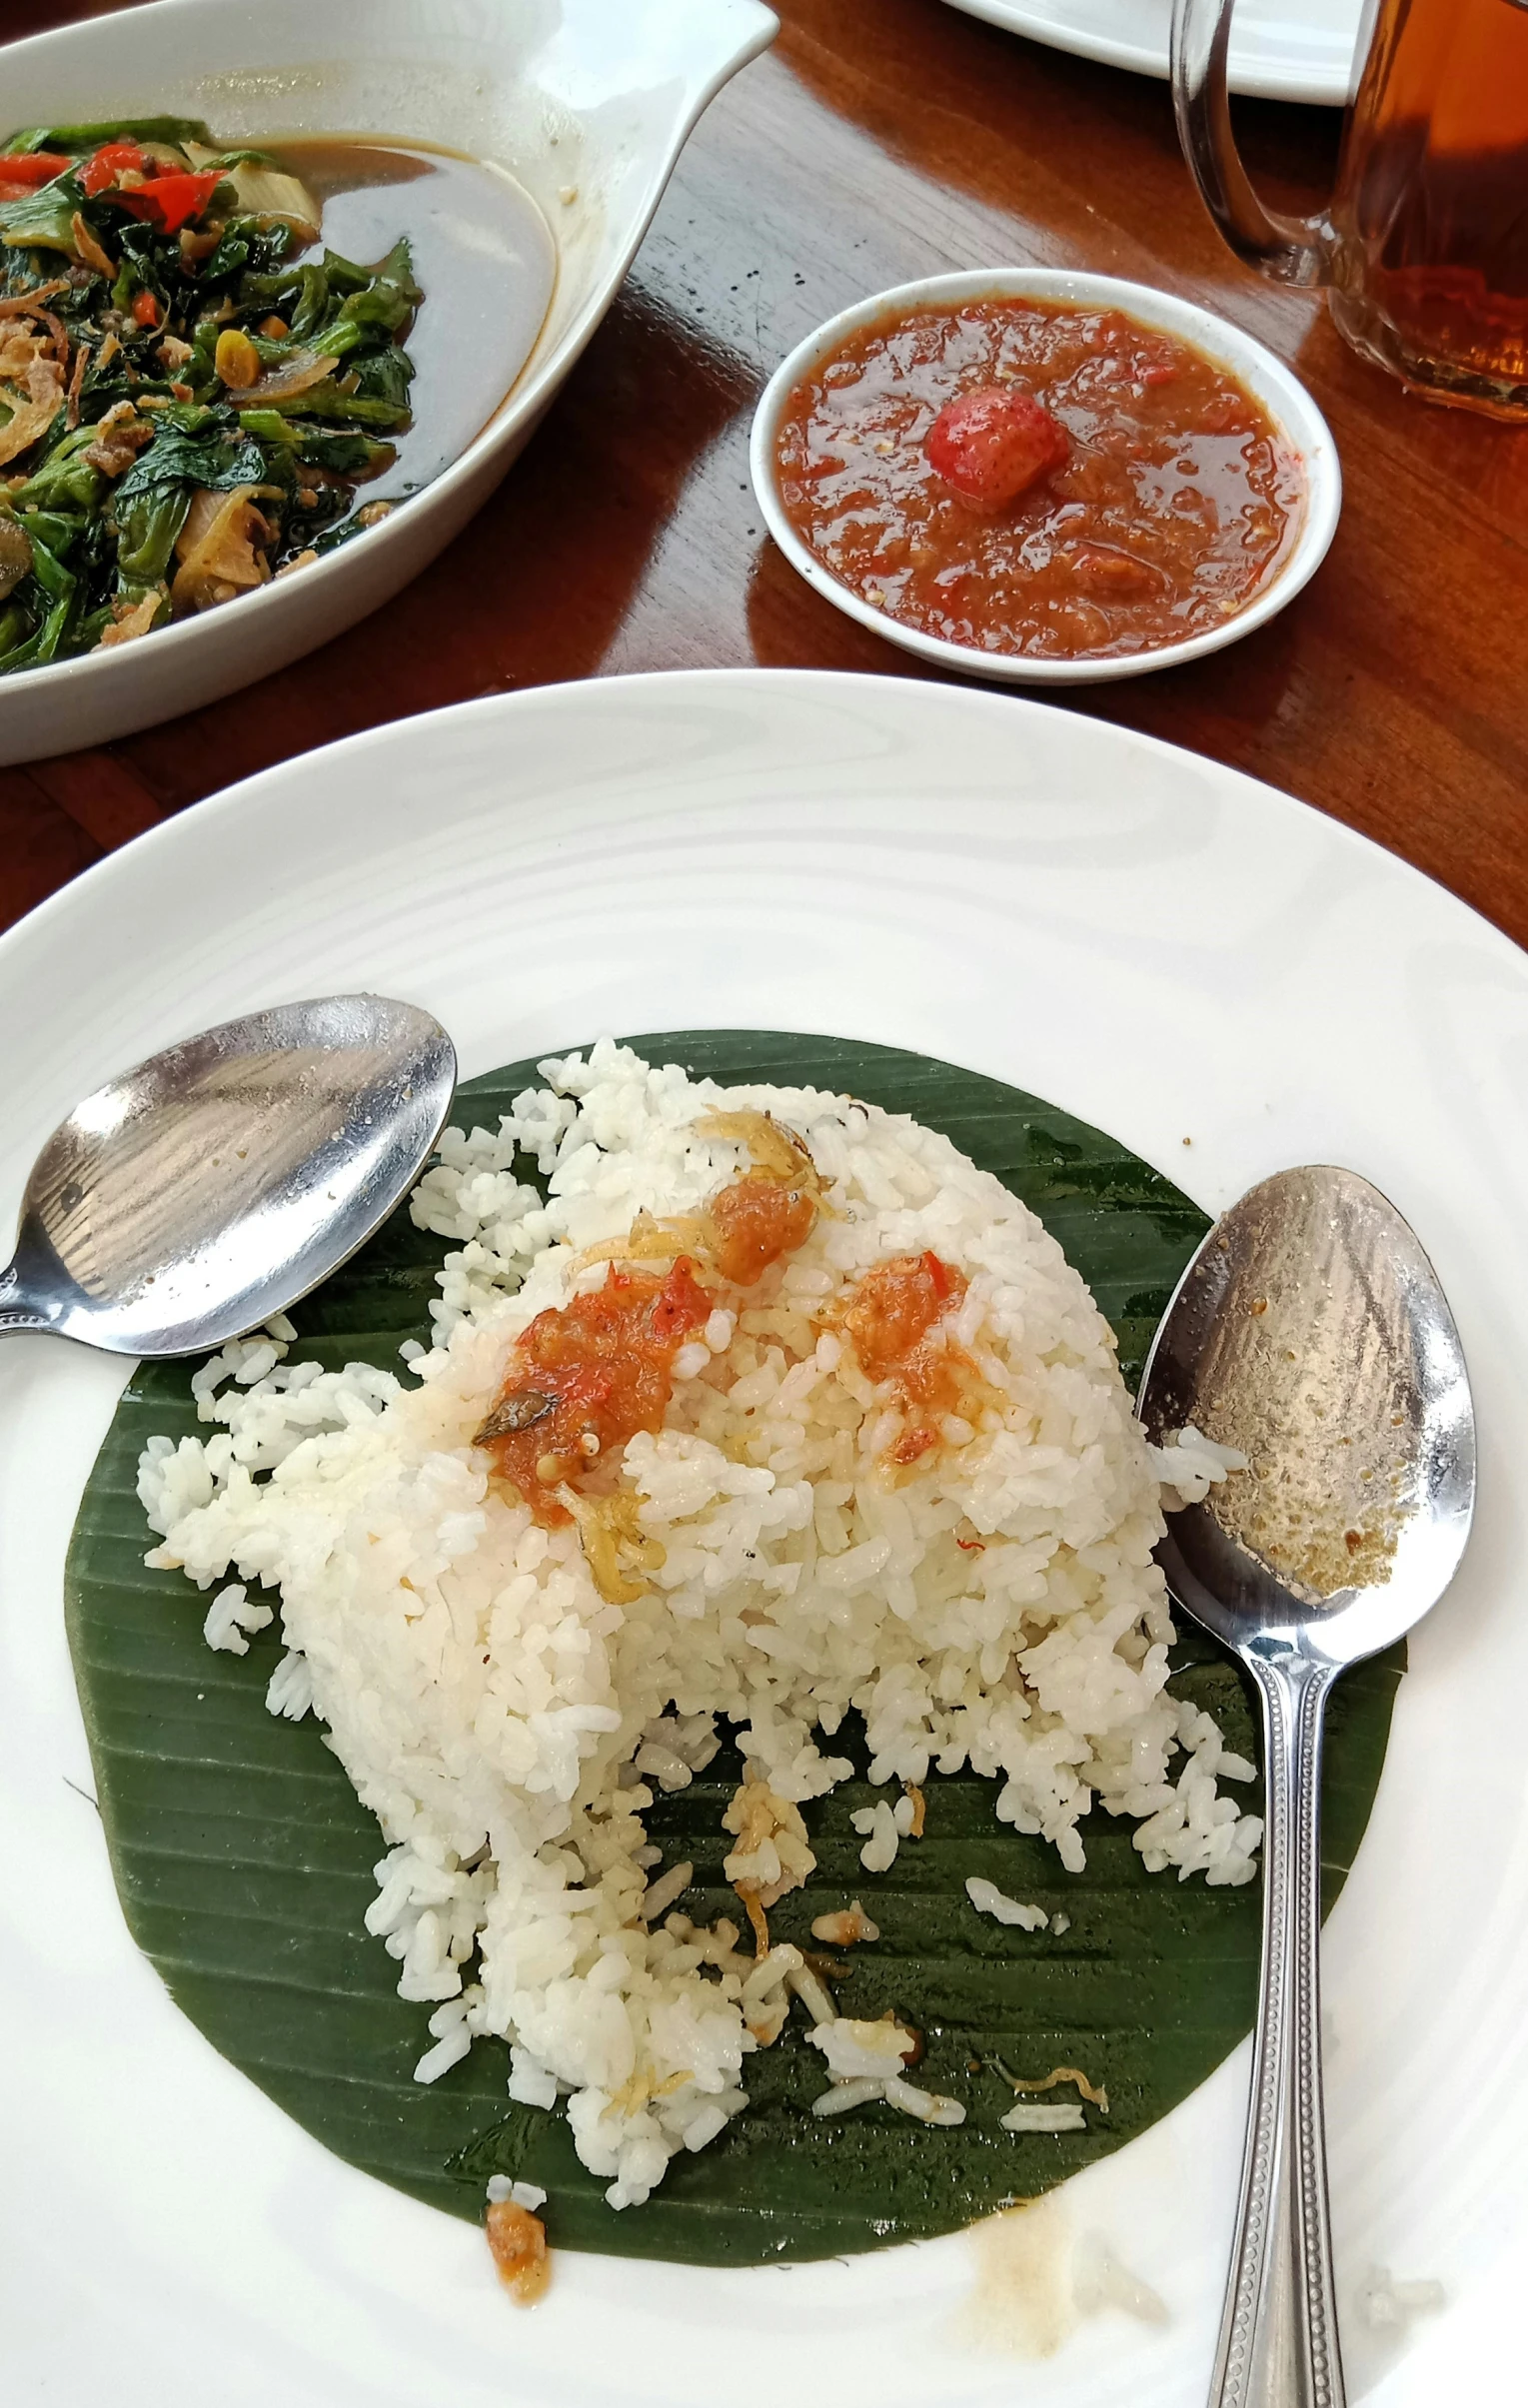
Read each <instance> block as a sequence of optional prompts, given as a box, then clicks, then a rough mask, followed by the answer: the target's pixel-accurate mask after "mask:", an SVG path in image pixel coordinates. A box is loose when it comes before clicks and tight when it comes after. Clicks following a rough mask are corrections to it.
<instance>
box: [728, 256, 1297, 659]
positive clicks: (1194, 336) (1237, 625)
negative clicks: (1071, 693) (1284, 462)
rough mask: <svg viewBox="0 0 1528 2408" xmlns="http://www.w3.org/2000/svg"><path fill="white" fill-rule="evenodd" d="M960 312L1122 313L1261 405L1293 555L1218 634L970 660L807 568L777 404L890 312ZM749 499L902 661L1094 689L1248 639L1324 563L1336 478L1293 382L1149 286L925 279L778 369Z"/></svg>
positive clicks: (1001, 271) (794, 561) (849, 313)
mask: <svg viewBox="0 0 1528 2408" xmlns="http://www.w3.org/2000/svg"><path fill="white" fill-rule="evenodd" d="M962 301H1051V302H1070V303H1073V304H1074V305H1075V306H1076V307H1078V308H1080V309H1100V310H1123V311H1124V312H1125V313H1126V314H1127V315H1128V316H1129V317H1131V318H1135V319H1138V320H1139V321H1140V323H1141V325H1143V326H1150V327H1157V328H1159V329H1160V330H1161V331H1162V333H1164V334H1168V335H1175V336H1176V337H1177V338H1178V340H1179V341H1180V342H1182V343H1191V344H1192V345H1193V347H1194V349H1195V350H1196V351H1200V352H1202V353H1204V355H1205V356H1206V358H1208V359H1210V360H1213V361H1214V363H1215V365H1216V366H1217V367H1219V368H1223V369H1225V370H1227V371H1228V372H1229V374H1230V375H1232V376H1234V377H1236V378H1238V379H1239V380H1240V382H1241V383H1242V384H1243V385H1244V386H1245V387H1246V388H1247V390H1248V392H1249V393H1251V394H1253V395H1254V396H1255V397H1256V399H1257V400H1258V401H1259V402H1261V403H1262V405H1263V408H1264V409H1265V410H1266V411H1267V412H1268V415H1269V417H1270V418H1271V419H1272V420H1273V423H1274V425H1275V426H1276V427H1277V429H1278V430H1279V433H1280V434H1281V435H1282V436H1283V437H1284V439H1285V441H1286V442H1287V443H1288V444H1289V445H1290V447H1291V449H1292V450H1293V451H1294V452H1295V453H1296V454H1297V455H1298V457H1299V460H1300V464H1301V467H1302V469H1303V471H1304V478H1305V499H1304V507H1303V511H1302V514H1301V520H1300V527H1299V532H1298V535H1297V536H1296V538H1295V542H1294V546H1293V548H1292V550H1291V551H1290V552H1289V554H1288V556H1287V557H1286V559H1285V560H1284V561H1283V563H1282V565H1281V566H1280V567H1279V569H1278V570H1277V571H1276V572H1275V573H1274V575H1273V576H1272V577H1271V578H1270V579H1269V581H1268V584H1267V585H1266V586H1265V587H1264V588H1262V589H1261V591H1260V592H1258V593H1257V594H1256V595H1254V597H1253V599H1252V600H1251V601H1250V602H1248V603H1247V605H1246V607H1245V608H1244V609H1241V610H1238V611H1237V612H1236V613H1235V614H1234V616H1232V617H1230V618H1227V620H1226V621H1225V623H1224V625H1223V626H1218V627H1211V628H1209V629H1207V630H1206V632H1205V633H1204V634H1202V635H1190V636H1187V637H1185V639H1184V640H1183V641H1182V642H1181V643H1167V644H1161V645H1158V646H1156V647H1155V648H1154V649H1153V650H1151V651H1146V652H1131V653H1127V654H1125V655H1123V656H1120V657H1110V658H1106V659H1080V660H1049V659H1040V658H1037V657H1034V656H1032V655H1030V654H1027V653H1022V652H985V651H978V650H977V649H976V648H975V646H974V645H971V644H963V643H947V642H946V641H945V640H944V638H943V637H942V636H940V635H925V634H924V633H923V631H922V630H921V628H919V627H913V626H908V625H907V624H906V623H905V621H904V620H901V619H898V618H894V617H893V616H892V615H891V613H890V611H888V610H881V609H877V608H876V606H875V604H874V603H873V602H866V601H865V600H864V599H863V597H862V596H861V595H858V594H855V593H854V592H853V591H852V589H851V588H850V587H848V586H845V585H844V584H843V583H842V582H841V580H840V579H838V578H836V577H834V576H833V574H832V571H831V570H830V569H828V568H827V567H826V566H825V564H824V563H823V562H822V561H820V560H819V559H818V558H817V555H816V554H815V553H814V552H813V551H812V550H811V547H810V546H809V545H808V544H806V543H803V541H802V540H801V538H800V536H798V535H797V533H796V531H795V529H794V528H793V527H792V526H791V524H790V521H789V520H788V519H787V518H786V516H785V513H784V510H783V508H782V507H781V504H780V499H779V490H778V485H777V481H776V472H775V447H776V442H777V439H778V434H779V424H780V420H781V419H782V418H783V416H784V413H785V406H786V403H787V402H788V401H789V398H790V396H791V394H792V393H793V392H794V390H795V388H796V386H797V385H799V384H800V382H801V381H802V379H803V378H804V377H808V376H810V375H812V373H813V372H814V371H815V370H816V369H817V368H819V367H820V366H821V365H822V364H823V362H824V361H826V360H828V359H829V358H830V357H831V356H832V354H833V353H834V352H835V351H836V350H837V349H838V346H839V345H840V344H841V343H843V342H844V341H845V340H846V339H847V338H848V337H849V336H850V335H856V334H858V333H859V332H860V330H861V329H862V328H864V327H866V326H871V325H873V324H874V323H875V322H876V320H878V319H881V318H889V317H891V316H893V315H894V314H895V313H896V312H897V311H899V310H915V309H927V308H937V307H939V306H940V305H951V304H955V303H958V302H962ZM749 466H750V469H751V471H752V474H753V479H754V491H755V493H756V494H757V496H758V498H759V507H760V509H761V510H762V511H763V513H764V524H765V525H766V526H767V528H768V530H769V533H770V535H771V536H772V537H773V538H774V541H775V543H776V544H777V545H778V546H779V548H780V551H781V552H782V553H783V554H784V556H785V558H786V560H787V561H788V562H789V563H790V566H791V568H792V569H794V570H796V571H798V572H799V574H800V575H801V576H802V577H803V578H804V579H805V580H806V583H807V585H808V586H812V587H814V588H815V589H816V591H817V593H818V594H821V595H824V596H825V597H826V599H827V600H828V601H829V602H833V603H835V604H836V606H837V608H838V609H840V610H842V611H844V612H846V614H847V615H848V616H849V617H850V618H857V619H858V620H859V622H860V624H861V626H866V627H873V628H874V630H875V632H876V633H877V634H878V635H884V636H885V637H886V638H887V640H888V641H889V642H891V643H899V644H900V645H901V646H902V649H903V650H904V651H908V652H916V653H917V654H918V656H919V657H920V658H921V659H923V660H931V661H933V662H934V663H935V664H936V665H937V666H938V667H940V668H946V669H953V670H954V671H955V672H956V673H957V674H958V675H960V676H963V677H997V678H1001V679H1003V680H1004V681H1005V682H1007V683H1010V684H1015V685H1094V684H1099V683H1102V682H1103V681H1104V680H1105V679H1108V678H1113V677H1139V676H1143V675H1144V674H1145V672H1146V671H1147V670H1148V669H1154V668H1172V667H1174V666H1176V665H1177V663H1178V662H1180V661H1183V660H1197V659H1198V658H1199V657H1200V656H1201V654H1203V653H1205V652H1215V651H1218V650H1219V649H1220V647H1221V645H1222V644H1226V643H1234V642H1235V641H1236V640H1237V638H1238V637H1239V636H1242V635H1249V634H1250V633H1251V631H1252V629H1253V628H1254V627H1260V626H1262V625H1263V624H1264V622H1265V621H1266V620H1268V619H1270V618H1272V617H1273V616H1274V614H1275V613H1276V612H1277V611H1279V610H1282V608H1283V607H1284V604H1285V603H1286V602H1292V601H1293V600H1294V597H1295V596H1296V595H1297V594H1298V593H1299V591H1300V588H1301V587H1302V586H1304V585H1307V584H1308V583H1309V581H1310V579H1311V578H1312V577H1314V575H1315V573H1316V571H1317V569H1319V567H1320V566H1321V563H1322V561H1323V560H1324V559H1325V557H1326V552H1327V548H1328V546H1329V545H1330V543H1331V540H1332V537H1333V535H1334V534H1335V533H1336V527H1337V520H1338V517H1339V515H1340V513H1341V509H1342V472H1341V469H1340V467H1339V466H1338V461H1337V446H1336V443H1335V442H1334V440H1333V438H1332V432H1331V429H1330V428H1329V427H1328V426H1327V423H1326V421H1325V419H1324V418H1323V417H1322V416H1321V413H1320V411H1319V410H1318V409H1317V408H1316V405H1315V403H1314V402H1313V401H1312V400H1311V398H1310V395H1309V394H1308V393H1307V392H1306V390H1305V388H1304V386H1303V385H1302V384H1301V383H1300V380H1299V378H1298V377H1297V376H1295V375H1294V374H1293V373H1292V371H1291V370H1289V369H1287V368H1286V367H1285V366H1284V364H1283V362H1282V361H1281V360H1276V359H1275V358H1274V356H1273V354H1272V352H1270V351H1265V350H1264V349H1263V346H1262V345H1261V344H1260V343H1254V341H1253V340H1252V337H1251V336H1250V335H1245V334H1243V333H1242V331H1241V329H1240V328H1239V327H1236V326H1232V325H1231V324H1230V322H1229V320H1227V319H1225V318H1217V317H1215V316H1213V315H1212V314H1211V312H1210V311H1208V310H1201V309H1199V308H1197V307H1196V306H1195V304H1194V303H1193V302H1191V301H1179V300H1178V299H1176V297H1175V296H1174V295H1173V294H1171V293H1160V292H1158V291H1157V290H1156V289H1155V287H1154V286H1152V285H1138V284H1130V283H1128V282H1126V281H1125V279H1124V278H1122V277H1118V276H1090V275H1086V274H1084V273H1082V272H1080V271H1077V270H1074V269H1070V268H974V269H968V270H965V271H963V272H962V273H960V274H958V275H953V276H927V277H924V278H923V279H922V280H921V281H920V282H919V283H916V284H906V285H893V286H892V287H891V288H890V289H889V290H888V291H886V292H884V293H872V294H870V295H869V297H868V299H866V300H864V301H856V302H855V303H854V304H853V306H852V308H850V309H846V310H840V311H839V313H838V315H837V317H836V318H829V319H828V320H827V322H826V324H825V325H823V326H819V327H818V328H817V331H816V333H815V334H814V335H808V336H807V338H806V340H805V342H804V343H800V344H797V346H796V348H795V350H794V351H793V352H791V354H790V356H789V358H788V359H786V360H782V361H781V362H780V365H779V367H778V368H777V369H776V370H775V371H774V374H773V376H772V377H771V378H770V379H769V382H768V384H767V385H766V386H765V387H764V392H763V394H762V395H761V396H760V401H759V407H758V409H757V410H756V412H755V414H754V431H753V436H752V439H751V443H750V448H749Z"/></svg>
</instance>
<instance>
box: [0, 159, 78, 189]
mask: <svg viewBox="0 0 1528 2408" xmlns="http://www.w3.org/2000/svg"><path fill="white" fill-rule="evenodd" d="M73 165H74V161H73V160H72V159H69V158H67V157H65V155H64V154H63V153H62V152H60V151H11V152H8V153H7V155H6V156H5V157H4V158H3V159H0V185H4V186H9V187H14V191H13V193H11V194H10V195H9V196H8V197H11V198H15V199H19V198H20V197H21V194H22V193H24V192H34V191H35V190H36V188H37V186H38V185H39V184H51V183H52V181H53V179H54V177H55V176H61V175H62V174H63V172H64V170H65V168H66V167H72V166H73Z"/></svg>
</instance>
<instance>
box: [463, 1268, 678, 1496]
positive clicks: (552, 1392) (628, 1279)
mask: <svg viewBox="0 0 1528 2408" xmlns="http://www.w3.org/2000/svg"><path fill="white" fill-rule="evenodd" d="M714 1303H715V1299H714V1298H713V1297H712V1296H711V1295H710V1294H709V1293H708V1292H707V1290H706V1289H705V1288H703V1287H702V1286H701V1284H700V1281H699V1280H698V1279H697V1278H696V1276H695V1271H694V1268H693V1266H692V1265H691V1262H690V1260H689V1257H688V1256H685V1255H681V1257H680V1259H679V1261H678V1262H677V1263H676V1264H675V1265H674V1268H673V1269H672V1270H671V1271H670V1272H669V1273H668V1274H667V1276H666V1277H663V1278H660V1277H659V1276H658V1274H657V1273H655V1272H651V1271H638V1270H633V1269H631V1268H629V1267H628V1266H627V1265H626V1264H624V1263H613V1264H612V1265H611V1267H610V1270H609V1271H608V1272H607V1274H606V1277H605V1282H604V1285H603V1286H602V1287H598V1288H595V1289H593V1290H592V1291H591V1292H590V1293H589V1294H588V1295H584V1296H574V1297H571V1298H570V1299H569V1301H568V1303H567V1304H565V1305H561V1306H551V1307H549V1309H548V1310H547V1311H546V1312H545V1313H538V1314H537V1316H536V1319H535V1320H534V1321H533V1322H532V1323H531V1325H530V1327H529V1328H528V1329H527V1330H525V1331H524V1332H523V1333H522V1335H521V1336H520V1337H519V1338H518V1339H517V1340H516V1344H515V1351H514V1354H513V1356H512V1358H511V1361H510V1368H509V1372H508V1375H507V1377H506V1379H505V1383H504V1386H503V1388H502V1389H501V1390H500V1393H499V1398H498V1402H497V1403H496V1404H495V1406H494V1409H493V1411H492V1413H490V1415H489V1416H488V1419H487V1420H486V1421H485V1422H484V1424H483V1426H482V1428H481V1429H480V1430H479V1431H478V1432H477V1437H476V1443H477V1444H478V1445H479V1446H482V1447H487V1448H488V1449H489V1450H490V1452H491V1453H492V1454H493V1455H495V1456H496V1457H497V1459H498V1463H499V1468H500V1470H501V1471H502V1472H503V1473H504V1474H505V1476H506V1478H507V1479H510V1480H513V1481H514V1483H515V1486H516V1487H517V1488H518V1489H519V1491H520V1493H521V1495H522V1497H524V1499H525V1501H526V1503H527V1505H529V1507H530V1508H531V1511H532V1513H533V1514H534V1515H535V1517H536V1519H537V1521H538V1522H540V1523H541V1524H543V1526H544V1527H545V1528H547V1529H549V1530H552V1529H556V1528H557V1527H559V1526H560V1525H561V1524H563V1523H566V1522H568V1521H570V1520H571V1519H572V1516H571V1515H570V1514H569V1511H568V1508H567V1507H566V1506H565V1505H564V1504H563V1503H562V1501H561V1500H560V1498H559V1497H558V1495H557V1491H558V1490H559V1489H560V1488H562V1487H563V1486H564V1485H565V1483H567V1482H569V1481H572V1480H573V1479H575V1478H576V1477H577V1476H578V1475H579V1474H580V1473H582V1472H588V1471H589V1470H591V1468H592V1467H593V1466H594V1464H595V1463H597V1462H598V1461H599V1459H600V1457H601V1456H603V1455H604V1454H605V1453H606V1451H607V1450H608V1449H609V1448H612V1447H617V1448H619V1447H624V1446H625V1445H626V1442H627V1440H628V1439H629V1438H635V1437H636V1435H637V1433H638V1431H639V1430H651V1431H658V1430H661V1429H662V1428H663V1421H664V1415H665V1413H666V1411H667V1410H668V1406H669V1401H670V1399H671V1397H672V1396H673V1394H674V1358H675V1356H676V1355H677V1354H678V1353H679V1351H680V1348H681V1347H682V1346H683V1345H684V1344H685V1342H686V1340H687V1339H688V1338H692V1337H694V1335H695V1333H696V1331H697V1330H700V1329H704V1327H705V1326H706V1323H707V1322H708V1320H709V1319H710V1318H711V1313H712V1309H713V1306H714Z"/></svg>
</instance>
